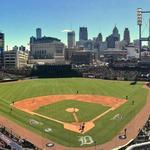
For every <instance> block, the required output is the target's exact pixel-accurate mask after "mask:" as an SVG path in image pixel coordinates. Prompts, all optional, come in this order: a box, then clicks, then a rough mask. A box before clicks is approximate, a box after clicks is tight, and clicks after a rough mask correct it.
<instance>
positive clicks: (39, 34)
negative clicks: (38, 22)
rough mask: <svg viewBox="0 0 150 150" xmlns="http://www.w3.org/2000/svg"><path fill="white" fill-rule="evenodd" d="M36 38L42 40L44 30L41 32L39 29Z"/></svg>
mask: <svg viewBox="0 0 150 150" xmlns="http://www.w3.org/2000/svg"><path fill="white" fill-rule="evenodd" d="M36 38H37V39H40V38H42V30H41V28H37V29H36Z"/></svg>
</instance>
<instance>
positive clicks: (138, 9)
mask: <svg viewBox="0 0 150 150" xmlns="http://www.w3.org/2000/svg"><path fill="white" fill-rule="evenodd" d="M137 24H138V26H139V58H140V60H141V49H142V46H141V45H142V44H141V28H142V8H137Z"/></svg>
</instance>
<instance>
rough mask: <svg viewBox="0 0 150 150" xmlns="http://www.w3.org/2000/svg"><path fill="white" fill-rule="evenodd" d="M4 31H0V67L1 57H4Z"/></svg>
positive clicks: (0, 63) (0, 65)
mask: <svg viewBox="0 0 150 150" xmlns="http://www.w3.org/2000/svg"><path fill="white" fill-rule="evenodd" d="M4 39H5V37H4V33H0V67H2V66H3V57H4V45H5V44H4V43H5V40H4Z"/></svg>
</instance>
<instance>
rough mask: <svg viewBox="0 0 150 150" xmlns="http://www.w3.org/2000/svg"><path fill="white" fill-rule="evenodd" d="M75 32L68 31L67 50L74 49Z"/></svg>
mask: <svg viewBox="0 0 150 150" xmlns="http://www.w3.org/2000/svg"><path fill="white" fill-rule="evenodd" d="M75 43H76V41H75V32H74V31H70V32H68V48H74V47H75Z"/></svg>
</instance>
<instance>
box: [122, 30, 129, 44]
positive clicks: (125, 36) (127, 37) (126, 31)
mask: <svg viewBox="0 0 150 150" xmlns="http://www.w3.org/2000/svg"><path fill="white" fill-rule="evenodd" d="M123 40H124V41H125V43H126V45H129V44H130V32H129V29H128V28H125V30H124V38H123Z"/></svg>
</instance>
